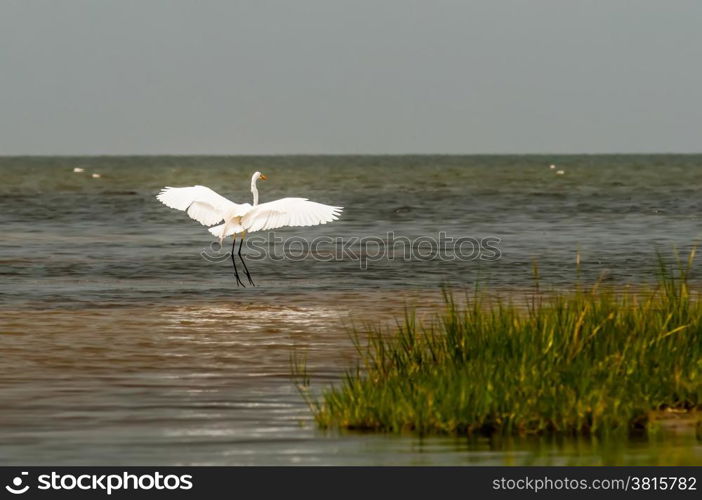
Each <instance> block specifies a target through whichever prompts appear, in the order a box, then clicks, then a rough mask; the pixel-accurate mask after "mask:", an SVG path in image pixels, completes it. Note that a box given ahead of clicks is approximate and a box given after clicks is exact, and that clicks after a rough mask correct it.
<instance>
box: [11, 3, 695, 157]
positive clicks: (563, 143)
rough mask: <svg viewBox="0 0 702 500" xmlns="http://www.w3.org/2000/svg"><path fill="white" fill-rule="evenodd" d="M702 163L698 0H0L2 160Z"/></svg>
mask: <svg viewBox="0 0 702 500" xmlns="http://www.w3.org/2000/svg"><path fill="white" fill-rule="evenodd" d="M699 151H702V2H701V1H699V0H673V1H667V2H666V1H660V0H631V1H623V0H587V1H586V0H577V1H576V0H553V1H550V0H520V1H517V0H476V1H471V0H463V1H459V0H454V1H451V0H423V1H415V0H348V1H347V0H278V1H272V0H238V1H237V0H228V1H224V0H223V1H209V0H206V1H202V0H200V1H195V0H190V1H184V0H168V1H167V0H114V1H101V0H61V1H57V0H43V1H42V0H0V154H6V155H7V154H130V153H136V154H158V153H170V154H181V153H195V154H251V153H253V154H258V153H274V154H281V153H538V152H552V153H578V152H586V153H596V152H699Z"/></svg>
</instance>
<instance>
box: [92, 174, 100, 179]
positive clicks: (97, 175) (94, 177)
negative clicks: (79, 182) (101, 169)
mask: <svg viewBox="0 0 702 500" xmlns="http://www.w3.org/2000/svg"><path fill="white" fill-rule="evenodd" d="M100 177H102V176H101V175H100V174H93V175H92V178H93V179H99V178H100Z"/></svg>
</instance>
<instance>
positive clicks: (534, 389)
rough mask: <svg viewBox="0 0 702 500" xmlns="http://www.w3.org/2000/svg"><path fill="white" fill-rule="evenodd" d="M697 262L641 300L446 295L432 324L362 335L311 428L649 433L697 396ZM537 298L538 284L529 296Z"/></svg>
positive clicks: (313, 399) (584, 294)
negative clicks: (350, 364) (657, 420)
mask: <svg viewBox="0 0 702 500" xmlns="http://www.w3.org/2000/svg"><path fill="white" fill-rule="evenodd" d="M693 258H694V251H693V252H691V253H690V256H689V259H688V260H687V262H685V263H680V262H678V266H676V267H673V268H670V267H667V266H666V265H665V264H663V260H662V259H660V258H659V261H660V262H661V265H660V269H661V272H660V278H659V280H658V284H657V285H655V286H652V287H649V288H648V289H645V290H643V289H640V290H637V291H636V292H632V291H631V290H626V289H614V288H611V287H606V286H603V285H602V284H599V283H598V284H595V285H593V286H590V287H583V286H576V288H575V289H574V290H572V291H569V292H563V293H543V292H540V291H538V290H537V293H534V294H532V295H531V296H530V297H528V298H527V299H526V302H525V303H520V304H515V303H513V302H511V301H506V300H499V299H497V300H496V299H488V298H487V296H486V295H485V294H484V293H482V292H475V293H472V294H470V296H468V297H466V299H465V301H461V302H460V304H459V303H458V302H457V301H456V300H455V299H454V295H453V294H452V293H450V292H449V291H445V292H444V305H443V306H442V308H441V310H439V311H438V312H437V314H436V316H435V317H434V318H433V319H432V320H430V321H425V322H420V321H419V320H418V319H417V317H416V316H415V314H414V313H413V312H412V311H409V310H408V311H407V312H406V314H405V317H404V318H403V319H401V320H400V321H399V322H398V323H397V326H396V328H395V329H393V330H390V331H388V330H383V329H382V328H380V327H377V328H372V329H370V331H367V332H365V331H364V332H363V333H361V332H359V331H356V332H355V333H354V334H353V338H354V341H355V344H356V348H357V350H358V355H359V361H358V364H357V365H356V366H355V367H354V368H353V369H351V370H349V371H348V372H347V374H346V376H345V377H344V379H343V380H342V381H341V382H340V383H339V384H337V385H334V386H331V387H329V388H327V389H324V390H323V391H322V392H321V394H319V395H317V396H313V395H312V394H311V392H310V390H309V388H310V385H309V378H308V376H307V374H306V373H305V368H304V363H297V365H296V368H295V369H296V374H297V376H298V380H299V384H298V385H299V387H300V389H301V391H302V393H303V395H304V396H305V397H306V398H307V401H308V404H309V405H310V408H311V409H312V411H313V413H314V417H315V420H316V422H317V423H318V425H319V426H320V427H322V428H342V429H357V430H368V431H383V432H405V431H412V432H417V433H421V434H431V433H452V434H468V435H471V434H492V435H494V434H495V433H505V434H518V435H530V434H563V435H583V434H584V435H590V434H598V435H601V434H609V433H617V432H631V431H644V430H646V429H647V428H648V427H649V423H650V421H651V416H652V415H654V414H655V413H656V412H658V411H659V410H662V409H667V408H668V409H670V408H674V409H684V410H689V411H691V414H692V413H694V414H697V415H698V414H699V413H698V412H696V411H694V410H695V409H697V408H699V405H700V401H701V397H702V384H701V381H702V377H700V375H701V373H702V300H700V296H699V294H697V293H693V292H691V291H690V289H689V287H688V273H689V272H690V268H691V264H692V260H693ZM537 287H538V285H537Z"/></svg>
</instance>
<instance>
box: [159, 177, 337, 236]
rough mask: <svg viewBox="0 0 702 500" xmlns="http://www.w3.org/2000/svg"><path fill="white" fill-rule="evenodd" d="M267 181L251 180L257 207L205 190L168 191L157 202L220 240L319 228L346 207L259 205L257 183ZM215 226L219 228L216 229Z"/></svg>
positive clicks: (299, 201) (297, 201) (286, 201)
mask: <svg viewBox="0 0 702 500" xmlns="http://www.w3.org/2000/svg"><path fill="white" fill-rule="evenodd" d="M258 179H263V180H265V179H266V177H265V176H262V174H261V173H260V172H256V173H254V175H253V176H252V177H251V192H252V193H253V198H254V203H253V205H251V204H249V203H234V202H233V201H231V200H228V199H227V198H225V197H224V196H221V195H219V194H217V193H216V192H214V191H213V190H212V189H210V188H208V187H205V186H191V187H180V188H178V187H166V188H163V189H162V190H161V192H160V193H159V194H158V196H157V197H156V198H158V200H159V201H160V202H161V203H163V204H164V205H166V206H168V207H170V208H175V209H176V210H183V211H186V212H187V214H188V215H189V216H190V217H191V218H192V219H195V220H196V221H198V222H199V223H200V224H202V225H204V226H214V227H210V228H209V231H210V232H211V233H212V234H213V235H215V236H217V237H219V238H220V240H222V239H224V238H226V237H227V236H235V237H236V235H238V234H243V233H253V232H256V231H265V230H269V229H276V228H279V227H284V226H316V225H318V224H326V223H327V222H332V221H335V220H337V219H338V218H339V215H341V211H342V210H343V207H335V206H330V205H323V204H322V203H316V202H314V201H309V200H308V199H306V198H281V199H280V200H275V201H269V202H267V203H261V204H260V205H259V204H258V190H257V189H256V181H257V180H258ZM215 224H219V225H216V226H215Z"/></svg>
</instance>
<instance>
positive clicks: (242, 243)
mask: <svg viewBox="0 0 702 500" xmlns="http://www.w3.org/2000/svg"><path fill="white" fill-rule="evenodd" d="M242 246H244V238H243V237H242V238H241V241H239V252H238V254H239V258H240V259H241V263H242V264H244V272H245V273H246V277H247V278H248V280H249V283H251V285H252V286H256V283H254V282H253V280H252V279H251V275H250V274H249V268H248V267H246V261H245V260H244V257H242V255H241V247H242Z"/></svg>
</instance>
